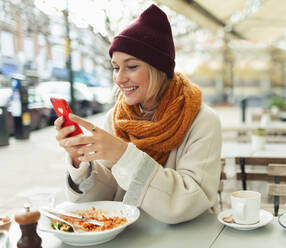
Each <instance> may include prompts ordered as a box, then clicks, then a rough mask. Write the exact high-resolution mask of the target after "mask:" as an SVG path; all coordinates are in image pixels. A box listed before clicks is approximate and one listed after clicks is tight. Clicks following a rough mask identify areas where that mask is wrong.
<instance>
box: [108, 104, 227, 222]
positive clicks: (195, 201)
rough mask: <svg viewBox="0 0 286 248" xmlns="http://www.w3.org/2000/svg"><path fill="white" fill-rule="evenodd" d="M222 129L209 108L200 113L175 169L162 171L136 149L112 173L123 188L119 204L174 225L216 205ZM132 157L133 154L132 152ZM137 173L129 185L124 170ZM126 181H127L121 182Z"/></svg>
mask: <svg viewBox="0 0 286 248" xmlns="http://www.w3.org/2000/svg"><path fill="white" fill-rule="evenodd" d="M221 142H222V141H221V125H220V121H219V118H218V117H217V115H216V114H215V113H214V112H213V111H212V110H210V109H209V108H204V109H203V110H201V111H200V112H199V114H198V115H197V117H196V119H195V121H194V122H193V124H192V126H191V128H190V130H189V132H188V134H187V135H186V137H185V140H184V142H183V146H182V147H180V149H178V151H177V155H176V157H177V158H176V159H175V160H174V163H175V165H174V166H173V168H174V169H171V168H163V167H162V166H161V165H160V164H158V163H157V162H156V161H155V160H153V159H152V158H151V157H150V156H149V155H147V154H145V153H144V152H142V151H140V150H139V149H137V148H136V147H135V146H133V147H131V148H130V149H128V150H129V151H130V154H132V153H133V155H132V157H130V156H128V154H127V153H126V154H124V155H123V157H122V158H121V159H120V161H119V162H118V163H117V164H115V166H114V167H113V168H112V173H113V175H114V177H115V178H116V180H117V182H118V184H119V185H120V186H121V187H123V188H125V189H126V190H127V191H126V194H125V196H124V202H125V203H127V204H132V205H136V206H139V207H141V208H142V209H143V210H144V211H146V212H147V213H148V214H150V215H151V216H153V217H154V218H155V219H158V220H159V221H162V222H165V223H170V224H175V223H180V222H184V221H188V220H191V219H193V218H195V217H197V216H198V215H200V214H202V213H203V212H205V211H206V210H208V209H209V208H211V207H212V206H214V204H215V203H216V201H217V190H218V184H219V177H220V153H221ZM131 151H132V152H131ZM130 163H132V164H133V165H135V167H136V170H135V172H134V176H133V178H132V179H131V181H130V182H129V183H126V181H128V177H126V171H128V170H126V169H125V168H124V167H125V165H126V164H130ZM124 179H127V180H124Z"/></svg>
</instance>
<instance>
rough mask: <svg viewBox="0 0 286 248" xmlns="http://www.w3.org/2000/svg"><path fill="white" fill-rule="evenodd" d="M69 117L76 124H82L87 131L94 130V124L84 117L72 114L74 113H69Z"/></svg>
mask: <svg viewBox="0 0 286 248" xmlns="http://www.w3.org/2000/svg"><path fill="white" fill-rule="evenodd" d="M69 118H70V119H71V120H72V121H74V122H76V123H77V124H79V125H81V126H83V127H84V128H86V129H87V130H88V131H90V132H92V131H95V130H93V129H94V125H93V124H92V123H91V122H89V121H86V120H85V119H82V118H80V117H79V116H77V115H74V114H69Z"/></svg>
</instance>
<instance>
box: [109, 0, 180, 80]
mask: <svg viewBox="0 0 286 248" xmlns="http://www.w3.org/2000/svg"><path fill="white" fill-rule="evenodd" d="M114 51H120V52H124V53H127V54H130V55H132V56H134V57H136V58H138V59H141V60H143V61H145V62H147V63H148V64H150V65H152V66H154V67H155V68H157V69H158V70H160V71H163V72H166V73H167V76H168V77H169V78H172V77H173V74H174V67H175V46H174V42H173V36H172V30H171V26H170V23H169V20H168V18H167V15H166V14H165V13H164V12H163V11H162V10H161V9H160V8H159V7H157V6H156V5H154V4H152V5H151V6H150V7H149V8H148V9H146V10H145V11H144V12H143V13H142V14H141V15H140V16H139V18H138V19H137V20H136V21H135V22H134V23H132V24H131V25H130V26H128V27H127V28H126V29H124V30H123V31H122V32H121V33H120V34H119V35H117V36H115V37H114V39H113V41H112V43H111V46H110V48H109V55H110V57H112V54H113V52H114Z"/></svg>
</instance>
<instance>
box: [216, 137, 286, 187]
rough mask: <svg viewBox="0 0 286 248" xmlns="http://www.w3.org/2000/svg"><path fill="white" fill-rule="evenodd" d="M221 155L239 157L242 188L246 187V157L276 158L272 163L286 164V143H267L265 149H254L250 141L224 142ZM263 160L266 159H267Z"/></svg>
mask: <svg viewBox="0 0 286 248" xmlns="http://www.w3.org/2000/svg"><path fill="white" fill-rule="evenodd" d="M221 157H222V158H225V159H229V158H231V159H235V158H239V164H240V169H241V178H242V188H243V189H246V188H247V186H246V181H247V179H246V174H247V173H246V172H245V162H244V161H245V160H244V158H267V159H268V160H269V159H273V160H275V161H271V163H283V164H286V144H282V143H273V144H266V146H265V149H263V150H253V149H252V148H251V144H250V143H242V142H224V143H223V145H222V153H221ZM262 160H264V161H266V159H262ZM236 163H238V162H236ZM263 165H265V164H263Z"/></svg>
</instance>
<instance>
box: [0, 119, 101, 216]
mask: <svg viewBox="0 0 286 248" xmlns="http://www.w3.org/2000/svg"><path fill="white" fill-rule="evenodd" d="M104 115H105V113H100V114H96V115H93V116H90V117H89V118H87V119H88V120H90V121H92V122H93V123H94V124H96V125H97V126H99V127H101V126H102V123H103V120H104ZM55 136H56V130H55V128H54V126H50V127H47V128H44V129H41V130H36V131H33V132H31V133H30V138H29V139H28V140H16V139H15V138H13V137H10V140H9V142H10V145H9V146H3V147H0V158H1V160H0V182H1V183H0V185H1V186H0V213H1V214H3V213H7V214H9V213H10V214H14V213H15V212H16V211H18V210H19V208H22V207H23V206H24V203H25V202H26V201H27V197H29V196H31V195H34V194H37V193H45V192H52V193H55V196H56V204H57V203H60V202H63V201H65V200H66V198H65V194H64V188H63V185H64V181H63V176H64V171H65V166H64V157H65V156H64V150H63V149H62V148H61V147H59V146H58V144H57V141H56V138H55Z"/></svg>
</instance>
